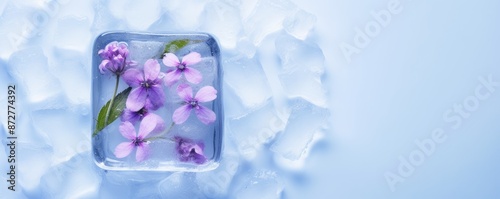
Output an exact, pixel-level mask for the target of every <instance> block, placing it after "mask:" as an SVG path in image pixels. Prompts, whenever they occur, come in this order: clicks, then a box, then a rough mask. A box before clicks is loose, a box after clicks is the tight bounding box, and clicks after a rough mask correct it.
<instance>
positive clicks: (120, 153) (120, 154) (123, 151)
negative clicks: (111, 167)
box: [114, 142, 134, 158]
mask: <svg viewBox="0 0 500 199" xmlns="http://www.w3.org/2000/svg"><path fill="white" fill-rule="evenodd" d="M132 149H134V143H132V142H122V143H120V144H119V145H118V146H116V148H115V151H114V154H115V156H116V157H117V158H124V157H127V156H128V155H129V154H130V152H132Z"/></svg>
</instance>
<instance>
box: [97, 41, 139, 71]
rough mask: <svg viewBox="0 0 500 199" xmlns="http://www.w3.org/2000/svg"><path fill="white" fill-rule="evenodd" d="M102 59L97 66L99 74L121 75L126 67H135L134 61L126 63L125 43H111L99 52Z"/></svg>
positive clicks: (126, 50) (126, 51)
mask: <svg viewBox="0 0 500 199" xmlns="http://www.w3.org/2000/svg"><path fill="white" fill-rule="evenodd" d="M98 54H99V56H101V58H102V62H101V64H99V71H100V72H101V74H105V73H113V74H115V75H121V74H122V73H123V72H124V71H125V69H127V67H128V66H132V65H135V62H134V61H128V60H127V59H128V48H127V43H125V42H117V41H114V42H111V43H109V44H108V45H106V47H104V49H101V50H99V52H98Z"/></svg>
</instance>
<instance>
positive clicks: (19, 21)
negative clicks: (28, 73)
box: [0, 1, 46, 59]
mask: <svg viewBox="0 0 500 199" xmlns="http://www.w3.org/2000/svg"><path fill="white" fill-rule="evenodd" d="M2 2H4V4H5V7H4V10H3V12H2V13H1V14H0V18H1V19H2V23H0V35H2V36H1V37H0V44H2V45H0V58H2V59H8V58H9V56H11V54H12V53H13V52H16V51H17V50H18V49H20V48H21V47H23V46H24V45H25V44H26V43H27V41H28V40H30V39H31V38H33V37H35V36H36V35H37V34H38V33H39V31H40V28H39V27H40V26H39V25H40V24H39V23H37V21H36V17H35V15H34V13H33V9H32V8H30V7H27V6H23V5H20V4H21V2H19V1H2ZM28 16H33V18H30V17H28ZM44 19H46V18H44Z"/></svg>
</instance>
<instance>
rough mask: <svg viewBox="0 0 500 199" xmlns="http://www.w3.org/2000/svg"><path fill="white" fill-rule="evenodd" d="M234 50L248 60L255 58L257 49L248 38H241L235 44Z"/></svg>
mask: <svg viewBox="0 0 500 199" xmlns="http://www.w3.org/2000/svg"><path fill="white" fill-rule="evenodd" d="M236 50H237V51H238V52H239V53H240V54H242V55H245V56H246V57H248V58H252V57H253V56H255V53H256V52H257V47H256V46H255V45H254V44H253V43H252V42H251V41H250V40H248V38H246V37H245V38H241V39H240V40H239V41H238V43H237V44H236Z"/></svg>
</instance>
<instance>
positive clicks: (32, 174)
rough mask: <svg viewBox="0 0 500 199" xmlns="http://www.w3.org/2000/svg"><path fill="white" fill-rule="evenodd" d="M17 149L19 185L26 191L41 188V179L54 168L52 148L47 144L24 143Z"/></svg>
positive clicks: (20, 143)
mask: <svg viewBox="0 0 500 199" xmlns="http://www.w3.org/2000/svg"><path fill="white" fill-rule="evenodd" d="M19 135H21V132H19ZM23 136H27V135H23ZM20 137H21V136H20ZM17 147H18V148H17V149H16V150H17V154H16V155H17V162H19V163H18V164H17V165H16V167H17V171H18V178H19V182H18V185H21V186H22V187H23V189H24V190H26V191H33V190H34V189H36V188H38V187H39V186H40V178H41V177H42V176H43V175H44V174H45V173H46V172H47V171H48V170H49V168H50V167H51V166H52V165H51V164H52V162H51V159H52V155H53V151H52V148H51V147H50V146H48V145H47V144H41V143H39V144H37V145H31V144H28V143H23V142H19V143H18V145H17ZM33 165H36V166H33Z"/></svg>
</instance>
